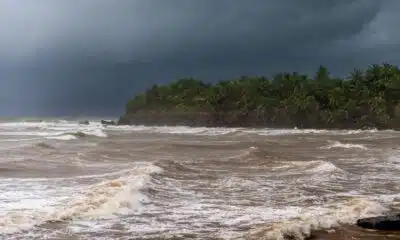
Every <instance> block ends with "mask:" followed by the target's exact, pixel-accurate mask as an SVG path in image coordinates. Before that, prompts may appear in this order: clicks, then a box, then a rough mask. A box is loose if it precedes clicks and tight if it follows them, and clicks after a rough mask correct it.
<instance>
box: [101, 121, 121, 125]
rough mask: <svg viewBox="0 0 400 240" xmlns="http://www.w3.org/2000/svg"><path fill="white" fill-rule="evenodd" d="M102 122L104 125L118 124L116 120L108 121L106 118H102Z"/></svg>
mask: <svg viewBox="0 0 400 240" xmlns="http://www.w3.org/2000/svg"><path fill="white" fill-rule="evenodd" d="M101 124H103V125H117V123H116V122H115V121H106V120H101Z"/></svg>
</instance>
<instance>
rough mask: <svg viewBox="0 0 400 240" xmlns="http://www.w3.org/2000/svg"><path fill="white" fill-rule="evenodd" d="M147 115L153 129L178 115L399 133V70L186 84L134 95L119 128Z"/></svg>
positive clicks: (383, 67) (227, 122) (221, 122)
mask: <svg viewBox="0 0 400 240" xmlns="http://www.w3.org/2000/svg"><path fill="white" fill-rule="evenodd" d="M150 113H151V114H155V115H154V116H158V117H157V119H154V118H153V122H152V123H154V124H163V121H164V122H168V121H166V119H167V118H169V117H170V116H172V115H173V114H175V115H176V114H180V115H179V116H180V118H182V119H184V118H187V117H188V116H197V115H198V116H200V115H201V116H207V117H206V118H207V121H204V123H206V122H207V124H205V125H214V126H251V127H254V126H260V127H261V126H276V127H299V128H400V69H399V68H398V67H397V66H394V65H390V64H386V63H384V64H380V65H378V64H376V65H371V66H369V67H368V68H367V69H365V70H364V71H361V70H358V69H354V70H353V71H352V72H351V73H350V74H349V75H348V76H346V77H343V78H335V77H331V76H330V74H329V71H328V69H327V68H326V67H324V66H320V67H319V68H318V70H317V72H316V74H315V75H314V76H312V77H310V76H308V75H306V74H300V73H297V72H284V73H279V74H275V75H274V76H272V77H271V78H267V77H263V76H243V77H240V78H238V79H233V80H224V81H220V82H217V83H214V84H211V83H205V82H202V81H200V80H197V79H193V78H185V79H180V80H177V81H175V82H173V83H171V84H169V85H163V86H159V85H154V86H152V87H151V88H149V89H148V90H147V91H145V92H144V93H142V94H138V95H136V97H135V98H133V99H132V100H130V101H129V102H128V103H127V105H126V112H125V115H124V116H123V117H122V118H121V120H120V123H124V122H125V123H127V122H129V123H135V116H139V115H140V114H142V115H143V114H150ZM157 114H158V115H157ZM139 122H140V121H139ZM139 122H138V123H139ZM169 123H170V122H169ZM140 124H145V122H140ZM189 124H190V122H189ZM197 125H201V123H197Z"/></svg>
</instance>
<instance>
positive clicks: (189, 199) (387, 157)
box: [0, 121, 400, 239]
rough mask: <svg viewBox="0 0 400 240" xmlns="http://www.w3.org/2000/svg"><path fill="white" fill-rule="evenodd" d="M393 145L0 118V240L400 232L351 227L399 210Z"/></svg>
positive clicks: (328, 136) (386, 138) (398, 139)
mask: <svg viewBox="0 0 400 240" xmlns="http://www.w3.org/2000/svg"><path fill="white" fill-rule="evenodd" d="M399 143H400V133H397V132H394V131H323V130H296V129H293V130H272V129H211V128H187V127H139V126H138V127H103V126H101V125H100V124H96V123H93V124H91V125H79V124H77V123H75V122H66V121H53V122H42V123H39V122H31V123H15V122H14V123H12V122H9V123H0V149H1V151H0V154H1V155H0V161H1V165H0V173H1V175H0V176H1V178H2V179H1V182H0V237H3V238H4V239H284V237H286V239H296V238H297V239H304V238H306V237H308V236H311V237H312V239H399V235H400V233H398V232H397V233H396V232H390V233H381V232H374V231H366V230H363V229H359V228H357V227H355V226H354V225H353V224H354V223H355V221H356V220H357V219H358V218H360V217H368V216H375V215H380V214H383V213H385V212H387V211H389V210H390V209H392V208H394V207H396V206H400V204H399V203H397V202H400V185H399V180H400V174H399V173H400V157H399V156H400V147H399ZM332 229H335V230H336V231H334V232H333V230H332Z"/></svg>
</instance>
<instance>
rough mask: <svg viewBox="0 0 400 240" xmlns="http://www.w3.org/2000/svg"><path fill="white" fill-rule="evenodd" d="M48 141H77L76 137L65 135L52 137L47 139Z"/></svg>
mask: <svg viewBox="0 0 400 240" xmlns="http://www.w3.org/2000/svg"><path fill="white" fill-rule="evenodd" d="M47 138H48V139H55V140H62V141H69V140H75V139H77V137H76V136H74V135H71V134H66V135H60V136H53V137H47Z"/></svg>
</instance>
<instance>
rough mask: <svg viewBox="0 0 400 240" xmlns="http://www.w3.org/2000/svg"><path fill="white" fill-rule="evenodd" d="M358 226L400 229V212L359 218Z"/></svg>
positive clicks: (390, 229)
mask: <svg viewBox="0 0 400 240" xmlns="http://www.w3.org/2000/svg"><path fill="white" fill-rule="evenodd" d="M357 226H359V227H362V228H368V229H376V230H384V231H400V213H396V214H391V215H387V216H379V217H371V218H363V219H359V220H358V221H357Z"/></svg>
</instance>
